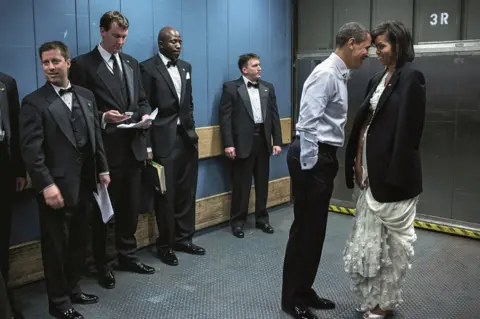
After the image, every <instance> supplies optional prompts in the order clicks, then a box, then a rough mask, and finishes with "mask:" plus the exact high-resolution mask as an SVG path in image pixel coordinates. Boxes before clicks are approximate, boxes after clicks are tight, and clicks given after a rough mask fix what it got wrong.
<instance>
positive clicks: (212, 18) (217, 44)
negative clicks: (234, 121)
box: [207, 0, 231, 125]
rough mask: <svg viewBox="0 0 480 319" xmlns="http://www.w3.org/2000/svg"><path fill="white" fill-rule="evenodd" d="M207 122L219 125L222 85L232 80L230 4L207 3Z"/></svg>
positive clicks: (213, 1) (212, 0) (212, 1)
mask: <svg viewBox="0 0 480 319" xmlns="http://www.w3.org/2000/svg"><path fill="white" fill-rule="evenodd" d="M207 17H208V19H207V64H208V79H207V81H208V82H207V107H208V108H207V113H208V114H207V116H208V118H207V120H208V125H217V124H218V122H219V118H218V116H219V115H218V104H219V103H220V97H221V95H222V84H223V82H225V81H228V80H230V79H231V77H230V76H229V71H228V66H229V60H228V52H229V49H228V2H227V1H225V0H209V1H207Z"/></svg>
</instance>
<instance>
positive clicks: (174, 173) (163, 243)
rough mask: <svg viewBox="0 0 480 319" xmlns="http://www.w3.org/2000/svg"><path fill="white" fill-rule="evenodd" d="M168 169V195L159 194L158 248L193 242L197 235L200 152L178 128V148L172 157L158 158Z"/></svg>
mask: <svg viewBox="0 0 480 319" xmlns="http://www.w3.org/2000/svg"><path fill="white" fill-rule="evenodd" d="M155 160H156V161H158V163H159V164H161V165H163V167H164V169H165V183H166V187H167V192H166V193H165V194H163V195H161V194H159V193H156V196H155V215H156V219H157V227H158V233H159V236H158V239H157V248H158V249H165V248H171V247H173V245H174V244H175V243H191V242H192V237H193V234H194V233H195V205H196V194H197V178H198V150H197V148H196V147H195V146H194V145H193V144H192V143H190V141H189V140H188V137H187V135H186V133H185V132H183V131H182V128H181V127H178V130H177V135H176V140H175V146H174V148H173V151H172V153H171V154H170V156H168V157H164V158H156V159H155Z"/></svg>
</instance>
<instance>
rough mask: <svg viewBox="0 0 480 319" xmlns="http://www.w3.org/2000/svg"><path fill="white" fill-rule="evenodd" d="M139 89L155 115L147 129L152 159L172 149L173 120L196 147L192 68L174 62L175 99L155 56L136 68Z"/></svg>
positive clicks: (168, 78)
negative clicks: (177, 79) (178, 79)
mask: <svg viewBox="0 0 480 319" xmlns="http://www.w3.org/2000/svg"><path fill="white" fill-rule="evenodd" d="M140 67H141V71H142V78H143V87H144V88H145V92H146V95H147V99H148V101H149V103H150V105H151V107H152V109H156V108H158V114H157V117H156V118H155V121H154V122H153V124H152V126H151V128H150V139H151V145H152V150H153V156H154V157H155V158H156V157H160V158H162V157H167V156H168V155H169V154H170V153H171V151H172V149H173V147H174V145H175V137H176V134H177V118H178V117H179V118H180V124H181V127H182V128H183V129H184V131H185V133H186V134H187V136H188V140H189V141H190V142H191V143H192V144H193V145H194V146H195V147H197V145H198V135H197V133H196V132H195V120H194V116H193V97H192V66H191V65H190V63H188V62H186V61H183V60H180V59H179V60H177V68H178V71H179V73H180V77H181V79H182V89H181V96H180V99H178V95H177V92H176V91H175V86H174V85H173V81H172V78H171V77H170V73H168V70H167V67H166V66H165V64H164V63H163V61H162V59H161V58H160V56H159V55H158V54H155V55H154V56H153V57H151V58H150V59H148V60H146V61H143V62H142V63H141V64H140Z"/></svg>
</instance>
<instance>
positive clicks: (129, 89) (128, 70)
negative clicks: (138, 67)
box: [120, 54, 134, 106]
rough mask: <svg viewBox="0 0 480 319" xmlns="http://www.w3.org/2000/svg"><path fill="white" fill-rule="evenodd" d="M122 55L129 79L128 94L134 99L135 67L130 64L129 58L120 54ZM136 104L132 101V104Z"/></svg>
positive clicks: (126, 76) (124, 68)
mask: <svg viewBox="0 0 480 319" xmlns="http://www.w3.org/2000/svg"><path fill="white" fill-rule="evenodd" d="M120 57H121V58H122V66H123V72H125V79H126V81H127V89H128V95H129V97H130V101H133V100H134V91H133V83H134V81H133V80H134V79H133V69H132V67H131V65H130V60H128V59H127V58H126V57H124V56H123V55H121V54H120ZM131 105H134V103H130V106H131Z"/></svg>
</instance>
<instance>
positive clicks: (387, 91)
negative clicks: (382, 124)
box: [375, 68, 402, 114]
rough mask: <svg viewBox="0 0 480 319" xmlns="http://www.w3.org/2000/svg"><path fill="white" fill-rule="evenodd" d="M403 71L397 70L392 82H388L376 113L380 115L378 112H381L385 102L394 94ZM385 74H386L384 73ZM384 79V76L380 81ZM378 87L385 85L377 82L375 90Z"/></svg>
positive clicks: (391, 79)
mask: <svg viewBox="0 0 480 319" xmlns="http://www.w3.org/2000/svg"><path fill="white" fill-rule="evenodd" d="M401 71H402V69H401V68H400V69H397V70H396V71H395V72H394V73H393V75H392V77H391V78H390V81H389V82H388V84H387V86H386V87H385V89H384V90H383V93H382V95H381V96H380V99H379V100H378V104H377V108H376V110H375V113H376V114H378V112H380V110H381V109H382V106H383V105H384V104H385V102H386V101H387V99H388V97H389V96H390V94H392V91H393V89H394V88H395V86H396V85H397V83H398V80H399V79H400V74H401ZM384 74H385V73H384ZM382 78H383V75H382V77H381V78H380V79H382ZM378 85H384V84H383V83H380V81H378V82H377V85H376V86H375V88H376V87H377V86H378Z"/></svg>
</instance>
